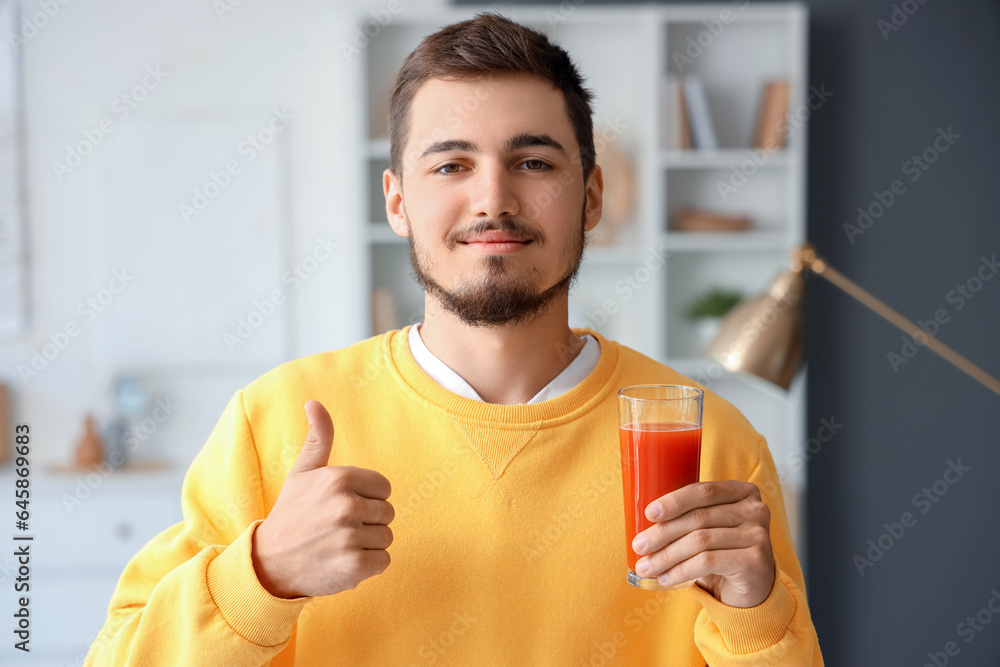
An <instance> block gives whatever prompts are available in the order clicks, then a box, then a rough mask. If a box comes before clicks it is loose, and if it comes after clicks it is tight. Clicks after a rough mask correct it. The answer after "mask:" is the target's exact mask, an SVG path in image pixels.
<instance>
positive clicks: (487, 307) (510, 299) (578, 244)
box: [407, 197, 588, 327]
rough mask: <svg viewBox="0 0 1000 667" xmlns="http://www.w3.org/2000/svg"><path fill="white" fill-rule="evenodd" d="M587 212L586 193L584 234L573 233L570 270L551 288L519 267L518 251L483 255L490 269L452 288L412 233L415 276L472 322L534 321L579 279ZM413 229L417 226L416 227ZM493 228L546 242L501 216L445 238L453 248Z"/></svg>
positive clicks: (444, 303) (565, 255)
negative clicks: (431, 268) (441, 280)
mask: <svg viewBox="0 0 1000 667" xmlns="http://www.w3.org/2000/svg"><path fill="white" fill-rule="evenodd" d="M586 210H587V200H586V197H584V201H583V211H582V213H581V216H580V227H579V229H580V233H579V234H577V235H576V236H574V238H573V244H572V245H571V246H569V247H567V248H566V250H565V252H564V253H563V259H564V260H565V261H566V263H567V264H568V268H567V269H566V271H565V272H564V274H563V276H562V277H561V278H560V279H559V280H557V281H556V283H555V284H554V285H552V286H551V287H548V288H545V289H541V288H539V286H538V285H537V284H536V282H535V281H534V280H533V279H532V277H531V275H530V274H526V273H525V272H524V271H520V272H518V271H517V266H516V265H517V264H518V263H519V262H522V261H523V260H521V259H519V258H517V257H516V256H515V255H484V256H483V257H482V258H481V259H480V260H479V261H481V262H482V263H483V264H484V265H485V269H486V270H485V272H484V273H483V274H482V275H481V276H480V277H478V278H476V279H474V280H472V281H470V282H467V283H465V284H463V285H461V286H460V287H458V288H457V289H454V290H448V289H446V288H445V287H444V286H443V285H441V284H440V283H439V282H437V281H436V280H434V278H433V277H431V275H430V273H429V271H428V268H427V267H428V264H429V261H428V259H427V253H426V252H425V251H423V249H422V248H420V247H419V246H418V245H417V243H416V241H415V240H414V237H413V233H412V231H411V233H410V236H409V237H407V239H408V242H409V246H410V267H411V268H412V269H413V276H414V278H415V279H416V281H417V283H418V284H419V285H420V286H421V287H422V288H423V289H424V291H425V292H426V293H427V294H429V295H431V296H433V297H434V298H435V299H437V300H438V302H439V303H440V304H441V306H442V307H443V308H444V309H445V310H446V311H448V312H450V313H453V314H454V315H457V316H458V317H459V319H461V320H462V322H464V323H465V324H467V325H469V326H473V327H500V326H513V325H515V324H521V323H526V322H530V321H531V320H533V319H535V318H536V317H538V316H539V315H541V314H542V313H543V312H544V311H545V308H546V307H547V306H548V305H549V304H550V303H551V302H552V300H553V299H555V298H556V297H558V296H560V295H562V294H568V293H569V290H570V288H571V287H572V286H573V284H574V283H575V282H576V277H577V273H578V272H579V270H580V265H581V263H582V260H583V250H584V248H585V247H586V245H587V242H588V238H587V236H586V233H585V230H584V224H585V221H586ZM407 224H408V225H409V220H408V219H407ZM409 228H410V229H411V230H412V229H413V227H412V225H409ZM493 230H496V231H502V232H506V233H508V234H512V235H517V236H521V237H527V238H530V239H532V242H534V243H537V244H538V245H539V246H541V245H544V243H545V238H544V236H543V235H542V234H541V232H540V231H538V230H536V229H535V228H534V227H531V226H528V225H526V224H524V223H522V222H520V221H518V220H516V219H514V218H510V217H502V218H500V219H499V220H497V221H492V220H486V221H482V222H478V223H476V224H474V225H472V226H471V227H469V228H468V229H466V230H463V231H461V232H452V233H450V234H449V235H448V237H447V238H446V240H445V245H446V246H447V247H448V248H449V249H454V248H455V246H456V245H458V243H459V242H460V239H461V238H465V237H468V236H472V235H475V234H479V233H482V232H485V231H493ZM534 273H537V270H536V271H535V272H534Z"/></svg>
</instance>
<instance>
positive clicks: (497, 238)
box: [462, 232, 531, 243]
mask: <svg viewBox="0 0 1000 667" xmlns="http://www.w3.org/2000/svg"><path fill="white" fill-rule="evenodd" d="M462 243H531V239H530V238H525V237H521V236H513V235H511V234H507V233H505V232H483V233H482V234H477V235H476V236H473V237H470V238H467V239H465V240H464V241H462Z"/></svg>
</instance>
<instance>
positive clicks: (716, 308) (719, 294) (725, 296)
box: [684, 287, 743, 350]
mask: <svg viewBox="0 0 1000 667" xmlns="http://www.w3.org/2000/svg"><path fill="white" fill-rule="evenodd" d="M742 300H743V294H742V293H740V292H738V291H736V290H731V289H726V288H724V287H713V288H712V289H710V290H708V291H706V292H704V293H702V295H701V296H699V297H698V298H696V299H695V300H694V301H692V302H691V303H689V304H688V307H687V309H686V310H685V311H684V316H685V317H687V318H688V320H690V321H692V322H694V325H695V332H696V334H697V338H698V343H697V344H698V349H699V350H700V349H703V348H704V347H705V346H706V345H708V343H709V341H711V340H712V338H713V337H715V334H716V333H717V332H718V330H719V325H720V324H721V323H722V318H723V317H725V315H726V314H727V313H728V312H729V311H730V310H732V308H733V307H734V306H735V305H736V304H738V303H739V302H740V301H742Z"/></svg>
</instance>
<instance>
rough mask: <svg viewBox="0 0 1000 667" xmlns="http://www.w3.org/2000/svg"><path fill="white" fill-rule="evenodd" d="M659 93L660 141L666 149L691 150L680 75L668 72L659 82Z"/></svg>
mask: <svg viewBox="0 0 1000 667" xmlns="http://www.w3.org/2000/svg"><path fill="white" fill-rule="evenodd" d="M660 95H661V96H662V97H661V99H660V106H661V107H662V109H663V111H662V112H661V115H660V120H661V124H660V131H661V133H662V134H661V137H662V139H661V141H663V142H664V144H665V147H666V148H667V149H668V150H679V151H688V150H691V145H692V142H691V119H690V116H688V111H687V101H686V100H685V97H684V84H683V79H682V77H680V76H677V75H676V74H668V75H667V76H666V78H665V79H663V80H662V82H661V90H660Z"/></svg>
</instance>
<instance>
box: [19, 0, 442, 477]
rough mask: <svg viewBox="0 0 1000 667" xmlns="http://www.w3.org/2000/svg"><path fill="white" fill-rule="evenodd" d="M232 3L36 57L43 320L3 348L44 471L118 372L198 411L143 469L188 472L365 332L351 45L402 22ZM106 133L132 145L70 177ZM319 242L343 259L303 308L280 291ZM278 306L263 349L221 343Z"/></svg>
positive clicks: (110, 28) (90, 21)
mask: <svg viewBox="0 0 1000 667" xmlns="http://www.w3.org/2000/svg"><path fill="white" fill-rule="evenodd" d="M231 2H234V3H235V2H239V0H231ZM53 4H54V5H55V4H56V3H53ZM221 4H222V3H221V2H216V3H215V4H214V5H213V3H212V2H209V1H208V0H199V1H197V2H195V1H192V0H175V1H173V2H170V3H153V2H135V1H126V0H86V1H85V2H84V1H79V2H69V3H68V4H66V5H58V12H56V13H55V14H54V15H53V16H51V17H50V18H47V20H45V21H44V23H45V25H44V26H43V27H41V28H40V29H38V30H37V32H36V33H34V34H32V33H30V32H28V33H25V34H29V35H30V37H29V38H28V39H27V40H26V43H23V44H19V50H20V53H21V54H22V56H23V68H24V73H23V78H24V84H23V92H24V116H25V124H26V127H25V131H26V138H25V142H24V146H25V149H26V156H25V164H26V171H25V173H24V178H25V179H26V184H25V185H26V187H27V207H26V210H25V212H24V226H25V229H24V232H25V234H24V238H25V241H26V248H25V252H26V254H27V258H28V261H27V267H28V268H27V271H28V273H27V276H26V279H27V290H28V295H27V303H28V307H29V312H30V315H29V327H28V329H27V330H26V331H25V333H24V335H22V336H19V337H15V338H12V339H6V340H0V381H3V382H5V383H6V384H8V386H9V387H10V389H11V393H12V401H13V404H12V409H11V418H12V420H14V421H15V422H16V423H25V422H26V423H28V424H30V425H32V427H33V429H34V431H35V434H36V435H35V445H34V449H33V455H34V457H33V463H34V464H35V466H36V471H38V469H39V468H38V466H40V465H42V464H46V463H50V462H68V461H69V460H70V458H71V456H72V451H73V447H74V444H75V440H76V438H77V437H78V435H79V433H80V430H81V424H82V419H83V416H84V414H85V413H86V412H95V414H97V415H98V417H99V418H102V419H103V418H105V417H107V415H108V412H109V407H110V406H109V405H108V396H109V388H110V383H111V381H112V378H113V377H114V376H115V375H116V374H117V373H120V372H126V371H128V372H135V373H138V374H140V375H141V376H142V377H143V378H144V379H145V381H146V382H148V383H149V386H150V389H151V391H152V393H153V395H154V397H157V396H159V397H162V396H167V395H169V396H171V398H172V399H173V400H174V401H175V402H176V403H177V404H179V405H180V406H181V408H179V409H178V410H177V415H176V417H175V418H172V419H171V420H169V421H168V422H167V423H165V424H164V425H163V428H161V429H160V430H159V431H158V432H157V433H156V434H155V435H154V436H153V437H151V438H150V440H149V443H148V444H144V445H143V446H144V448H146V451H137V452H136V453H135V455H136V456H137V457H141V456H146V457H147V458H156V457H158V456H159V455H160V454H165V455H168V456H173V457H177V458H178V460H179V461H181V462H184V466H185V467H186V461H187V460H188V459H190V457H191V456H193V455H194V453H195V452H196V451H197V450H198V448H200V446H201V445H202V444H203V442H204V439H205V437H207V435H208V432H209V430H210V429H211V426H212V425H213V424H214V423H215V420H216V419H217V418H218V415H219V414H220V412H221V410H222V408H223V406H224V405H225V403H226V401H227V400H228V398H229V396H230V395H231V393H232V392H233V391H234V390H235V389H237V388H238V387H239V386H241V385H243V384H244V383H246V382H247V381H249V380H251V379H253V377H256V375H258V374H259V373H260V372H263V371H264V370H266V369H267V368H269V367H271V366H273V365H276V364H277V363H280V362H281V361H283V360H286V359H291V358H295V357H299V356H303V355H306V354H311V353H314V352H318V351H322V350H327V349H333V348H338V347H342V346H345V345H349V344H351V343H353V342H355V341H357V340H359V339H361V338H363V337H364V335H365V334H366V332H365V330H364V329H363V326H362V323H361V322H359V321H358V317H357V313H362V312H364V310H363V309H364V308H367V307H368V306H367V300H366V299H364V298H363V295H362V294H361V292H360V290H358V289H353V288H352V285H351V282H352V281H353V280H354V279H355V276H356V275H358V267H359V261H360V260H359V252H360V250H359V249H360V248H361V245H360V244H361V240H360V239H358V238H356V231H355V230H356V229H357V226H356V225H353V224H348V221H349V220H357V219H359V216H360V215H362V212H361V211H359V210H358V209H357V204H358V203H359V202H361V201H363V198H362V197H358V196H356V193H357V191H358V188H362V187H365V186H364V183H363V179H364V178H365V176H366V175H365V174H363V173H361V169H360V168H359V160H358V159H357V155H358V152H357V151H358V150H359V149H360V146H359V144H358V142H359V141H360V140H361V137H360V136H359V132H358V128H361V127H362V125H361V122H360V116H359V113H360V108H361V107H360V104H359V94H360V90H361V83H360V78H359V76H358V75H359V73H360V72H359V71H358V68H357V67H356V66H355V65H356V62H349V61H348V59H347V58H346V57H345V55H344V54H343V53H342V44H343V43H349V42H350V41H351V40H352V39H353V38H354V33H353V29H354V26H355V25H357V24H358V23H360V21H361V20H363V17H364V16H365V15H366V13H367V12H369V11H370V10H375V11H378V10H383V9H385V8H386V7H387V6H388V4H389V3H388V2H386V1H383V2H357V1H356V2H336V3H334V2H318V1H310V0H293V1H291V2H289V1H286V2H277V1H275V0H270V1H268V0H243V1H242V2H239V4H238V5H237V6H235V7H233V8H232V11H228V12H224V13H222V14H221V15H220V14H219V13H218V11H217V9H216V7H218V6H221ZM437 4H441V3H438V2H422V1H421V0H408V1H404V2H402V3H401V6H402V10H403V11H404V12H409V11H416V10H418V9H419V8H420V7H422V6H427V5H437ZM20 7H21V13H22V15H23V16H27V17H29V18H30V17H31V16H33V15H37V14H38V13H39V12H40V11H41V9H40V6H39V5H38V4H36V2H34V1H31V0H26V1H23V2H21V5H20ZM37 22H38V23H42V22H43V21H42V19H38V20H37ZM376 39H377V37H376ZM8 40H9V37H7V36H5V40H4V41H5V47H8V46H10V44H9V41H8ZM157 66H159V68H160V70H161V71H163V72H169V74H168V75H167V76H166V77H165V78H163V80H162V81H161V82H159V83H156V82H155V81H154V79H153V78H151V77H147V67H152V68H154V69H155V68H156V67H157ZM144 77H146V83H147V84H149V87H150V88H152V89H151V90H149V91H148V94H147V95H146V98H145V99H144V100H143V101H141V102H139V103H137V105H136V108H135V109H133V110H130V113H129V115H128V116H127V117H124V118H123V117H122V116H123V115H124V113H123V112H122V111H121V109H122V106H121V105H120V104H119V105H116V106H114V107H113V106H112V105H113V103H114V102H115V100H116V98H118V97H119V96H121V95H123V94H127V93H129V91H131V90H132V89H133V88H134V87H135V86H141V85H142V84H143V79H144ZM154 83H155V87H154V86H153V85H152V84H154ZM141 93H142V91H140V95H141ZM275 108H278V109H282V108H287V109H288V110H289V112H291V113H292V114H294V116H295V118H294V119H293V120H292V121H290V123H289V125H288V129H287V130H286V131H283V132H281V133H280V134H277V135H276V136H277V137H278V139H279V140H280V141H276V142H275V143H274V144H273V145H271V146H268V147H267V148H266V149H265V150H262V151H261V152H260V153H259V155H258V157H259V158H260V159H255V160H254V161H253V162H252V163H251V162H250V161H249V160H247V157H248V155H247V154H246V153H240V151H239V146H240V142H241V141H242V140H243V139H244V138H245V137H246V134H247V133H248V132H257V131H259V130H261V129H263V128H265V127H267V124H268V122H269V120H270V119H271V118H272V114H273V109H275ZM102 119H108V120H109V121H110V123H111V124H112V125H113V127H114V130H113V132H111V133H109V134H106V135H104V136H103V139H102V140H101V142H100V143H99V144H98V145H97V146H96V147H95V148H94V150H93V152H92V153H91V154H90V155H88V156H86V157H84V158H83V159H82V162H81V164H80V165H79V167H77V168H76V169H73V170H72V171H71V172H69V173H63V174H62V175H61V178H60V176H59V175H57V174H56V173H55V172H54V169H53V161H59V162H65V161H66V154H67V150H68V148H69V147H70V146H75V145H77V144H78V143H79V142H81V141H84V140H85V138H84V134H83V133H84V132H85V131H91V136H96V135H94V134H93V132H94V131H95V129H96V128H98V127H99V123H100V122H101V120H102ZM105 126H106V127H107V123H106V125H105ZM85 148H86V147H85ZM228 160H235V161H236V162H237V163H238V164H239V165H240V167H241V171H240V173H239V174H237V175H236V176H233V177H232V179H231V183H230V186H229V187H227V188H225V189H224V190H221V192H220V193H219V195H218V197H217V198H215V199H214V200H212V201H211V204H210V205H209V206H208V207H207V208H206V209H205V212H204V213H202V214H201V215H199V216H197V217H195V218H192V222H191V224H189V225H188V224H185V222H184V221H183V220H182V216H181V215H180V213H179V212H178V204H180V203H181V202H183V201H188V203H190V202H191V200H192V198H193V194H192V189H193V188H195V187H199V188H200V187H204V186H205V185H206V184H207V183H209V182H210V181H209V172H210V171H212V170H214V171H219V170H221V169H223V168H224V166H225V164H226V162H227V161H228ZM319 237H323V238H329V239H330V240H332V241H333V242H334V243H336V244H338V245H337V249H336V250H335V251H334V253H333V254H332V256H330V259H329V260H328V261H322V262H318V263H317V266H318V268H316V270H315V272H314V273H313V274H311V275H310V278H309V280H307V281H305V282H303V283H302V285H301V288H299V289H292V284H291V283H288V282H283V281H282V280H281V278H280V276H281V274H282V273H283V272H285V271H287V270H288V269H290V268H291V267H292V266H293V265H294V264H298V263H301V262H302V261H303V260H304V259H305V258H307V257H309V256H310V255H311V254H312V253H313V252H314V251H316V249H317V243H318V242H317V238H319ZM319 254H320V255H322V254H323V252H322V251H319ZM123 266H124V267H125V268H126V271H127V273H129V274H130V275H133V276H135V278H134V279H133V280H132V281H131V282H130V283H129V285H127V286H126V287H125V288H124V289H122V290H121V291H120V293H119V294H117V295H115V296H114V299H113V300H112V301H111V302H110V303H109V304H108V305H107V307H106V309H105V310H104V311H103V312H101V313H99V314H96V317H94V318H93V320H92V321H91V320H90V319H89V318H90V316H88V315H86V314H85V313H84V311H80V310H78V305H79V304H80V303H81V302H83V301H85V300H86V299H87V298H88V297H95V296H97V295H98V294H99V292H100V290H101V289H102V288H105V287H108V285H109V281H110V280H111V279H112V277H113V271H114V270H116V269H120V268H121V267H123ZM114 286H115V287H118V284H117V283H115V285H114ZM274 288H278V289H281V290H282V293H283V294H284V295H285V296H286V297H287V301H286V302H285V303H284V304H281V305H279V306H278V307H277V309H276V312H275V315H274V316H272V317H270V318H268V319H266V320H265V321H264V323H263V324H262V325H261V326H260V328H259V329H258V330H256V331H255V333H254V336H253V337H252V338H250V339H249V340H247V342H246V344H244V345H242V346H240V347H239V348H237V349H236V350H235V351H230V350H229V349H227V347H226V346H225V344H224V341H223V340H222V331H223V330H230V331H231V330H235V328H236V324H237V318H238V317H239V316H243V317H246V316H247V315H248V314H249V313H250V311H251V309H252V303H253V300H254V299H259V298H260V297H263V296H265V295H266V294H268V292H269V291H270V290H271V289H274ZM105 296H107V293H105ZM70 323H76V324H77V325H78V327H79V333H78V334H77V335H76V336H75V337H71V338H69V339H68V344H66V346H65V348H64V349H60V350H58V351H57V353H56V354H54V355H52V356H53V358H52V359H51V360H48V364H47V366H46V367H45V368H44V369H43V370H41V371H40V372H39V373H38V375H37V376H30V377H28V378H27V379H26V380H23V379H22V378H21V377H20V375H19V373H18V366H19V365H23V366H25V367H28V368H30V367H31V358H32V354H33V351H35V350H37V351H42V350H43V347H44V346H45V345H46V344H48V343H50V342H51V338H50V336H55V335H57V334H58V332H61V331H64V330H65V328H66V326H67V324H70ZM55 350H56V348H55V347H52V346H50V348H49V352H50V353H52V352H53V351H55Z"/></svg>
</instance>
